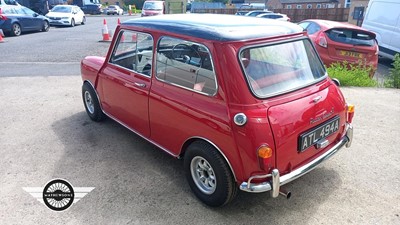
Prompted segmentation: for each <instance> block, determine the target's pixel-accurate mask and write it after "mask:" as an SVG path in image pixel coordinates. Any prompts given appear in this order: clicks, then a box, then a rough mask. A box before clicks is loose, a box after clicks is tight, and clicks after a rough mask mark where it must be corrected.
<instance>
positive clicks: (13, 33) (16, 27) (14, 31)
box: [10, 23, 22, 36]
mask: <svg viewBox="0 0 400 225" xmlns="http://www.w3.org/2000/svg"><path fill="white" fill-rule="evenodd" d="M10 33H11V36H19V35H21V33H22V30H21V26H20V25H19V24H18V23H14V24H13V25H12V27H11V32H10Z"/></svg>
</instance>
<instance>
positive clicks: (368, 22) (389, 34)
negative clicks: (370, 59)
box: [362, 0, 400, 60]
mask: <svg viewBox="0 0 400 225" xmlns="http://www.w3.org/2000/svg"><path fill="white" fill-rule="evenodd" d="M362 27H363V28H365V29H367V30H370V31H373V32H374V33H376V40H377V41H378V45H379V55H380V56H384V57H388V58H390V59H392V60H393V58H394V55H395V54H396V53H400V1H399V0H370V2H369V4H368V8H367V12H366V14H365V18H364V22H363V24H362Z"/></svg>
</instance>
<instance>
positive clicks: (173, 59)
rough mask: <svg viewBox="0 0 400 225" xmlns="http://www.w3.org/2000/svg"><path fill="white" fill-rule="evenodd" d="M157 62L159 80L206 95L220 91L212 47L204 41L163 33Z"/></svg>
mask: <svg viewBox="0 0 400 225" xmlns="http://www.w3.org/2000/svg"><path fill="white" fill-rule="evenodd" d="M156 62H157V65H156V71H157V73H156V77H157V79H158V80H161V81H164V82H166V83H169V84H172V85H175V86H178V87H181V88H184V89H188V90H192V91H195V92H200V93H203V94H206V95H214V94H215V93H216V91H217V82H216V78H215V73H214V67H213V64H212V60H211V55H210V51H209V50H208V48H207V47H205V46H204V45H202V44H199V43H195V42H191V41H186V40H182V39H177V38H171V37H162V38H161V40H160V42H159V44H158V48H157V58H156Z"/></svg>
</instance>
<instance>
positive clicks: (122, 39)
mask: <svg viewBox="0 0 400 225" xmlns="http://www.w3.org/2000/svg"><path fill="white" fill-rule="evenodd" d="M117 24H118V26H119V25H121V21H120V20H119V18H118V22H117ZM121 41H122V42H123V41H125V35H124V33H122V35H121Z"/></svg>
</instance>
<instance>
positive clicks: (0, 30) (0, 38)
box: [0, 29, 4, 43]
mask: <svg viewBox="0 0 400 225" xmlns="http://www.w3.org/2000/svg"><path fill="white" fill-rule="evenodd" d="M3 37H4V33H3V30H2V29H0V43H3V42H4V38H3Z"/></svg>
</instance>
